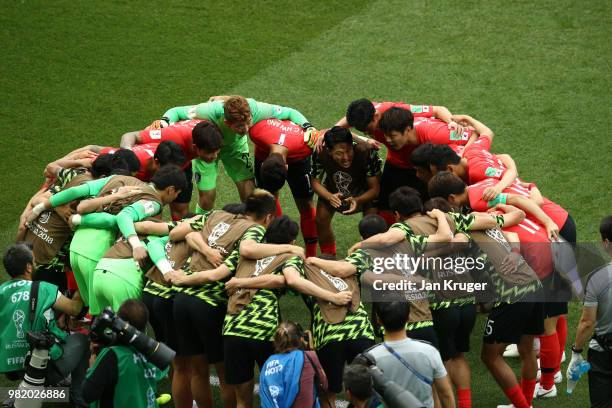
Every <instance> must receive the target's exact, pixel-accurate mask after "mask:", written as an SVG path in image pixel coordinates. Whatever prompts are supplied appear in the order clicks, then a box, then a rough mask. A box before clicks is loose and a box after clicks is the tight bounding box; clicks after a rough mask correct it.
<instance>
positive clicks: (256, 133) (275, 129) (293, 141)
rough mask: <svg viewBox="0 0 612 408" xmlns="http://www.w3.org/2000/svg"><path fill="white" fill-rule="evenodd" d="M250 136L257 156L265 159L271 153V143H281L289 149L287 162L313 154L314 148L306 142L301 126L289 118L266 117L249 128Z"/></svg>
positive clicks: (260, 159) (258, 158)
mask: <svg viewBox="0 0 612 408" xmlns="http://www.w3.org/2000/svg"><path fill="white" fill-rule="evenodd" d="M249 137H250V138H251V140H252V141H253V144H254V145H255V158H256V159H257V160H259V161H264V160H266V158H267V157H268V154H269V153H270V146H271V145H275V144H277V145H281V146H284V147H286V148H287V149H288V150H289V151H288V153H287V163H288V164H291V163H294V162H296V161H299V160H304V159H305V158H307V157H308V156H310V155H311V154H312V149H311V148H310V147H308V145H307V144H306V143H305V142H304V131H303V130H302V127H301V126H298V125H296V124H295V123H293V122H291V121H289V120H279V119H266V120H262V121H260V122H257V123H256V124H255V125H254V126H253V127H251V129H249Z"/></svg>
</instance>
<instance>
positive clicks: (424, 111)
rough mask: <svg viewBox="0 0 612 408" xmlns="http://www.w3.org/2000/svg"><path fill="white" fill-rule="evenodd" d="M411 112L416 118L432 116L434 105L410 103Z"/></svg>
mask: <svg viewBox="0 0 612 408" xmlns="http://www.w3.org/2000/svg"><path fill="white" fill-rule="evenodd" d="M410 112H412V115H413V116H414V117H415V118H431V117H432V116H433V106H432V105H410Z"/></svg>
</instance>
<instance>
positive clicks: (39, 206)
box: [32, 203, 46, 217]
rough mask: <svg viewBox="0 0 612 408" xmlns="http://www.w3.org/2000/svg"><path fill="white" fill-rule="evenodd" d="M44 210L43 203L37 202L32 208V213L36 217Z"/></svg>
mask: <svg viewBox="0 0 612 408" xmlns="http://www.w3.org/2000/svg"><path fill="white" fill-rule="evenodd" d="M45 210H46V208H45V203H38V204H36V205H35V206H34V208H32V213H33V214H34V215H36V216H37V217H38V216H39V215H40V214H42V212H43V211H45Z"/></svg>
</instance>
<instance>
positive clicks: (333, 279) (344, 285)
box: [319, 269, 349, 292]
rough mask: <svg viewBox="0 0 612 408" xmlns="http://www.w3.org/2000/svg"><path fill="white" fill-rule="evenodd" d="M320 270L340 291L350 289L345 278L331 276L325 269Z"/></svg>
mask: <svg viewBox="0 0 612 408" xmlns="http://www.w3.org/2000/svg"><path fill="white" fill-rule="evenodd" d="M319 271H320V272H321V275H323V276H324V277H325V278H327V280H328V281H330V282H331V284H332V285H334V287H335V288H336V289H338V291H340V292H342V291H344V290H348V288H349V286H348V284H347V283H346V282H345V281H344V280H342V278H338V277H336V276H331V275H330V274H329V273H327V272H325V271H324V270H323V269H319Z"/></svg>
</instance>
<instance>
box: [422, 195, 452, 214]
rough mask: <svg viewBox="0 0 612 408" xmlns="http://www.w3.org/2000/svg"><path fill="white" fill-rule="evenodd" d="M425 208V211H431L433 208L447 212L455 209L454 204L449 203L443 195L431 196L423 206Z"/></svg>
mask: <svg viewBox="0 0 612 408" xmlns="http://www.w3.org/2000/svg"><path fill="white" fill-rule="evenodd" d="M423 209H424V210H425V211H431V210H433V209H438V210H440V211H442V212H445V213H447V212H452V211H453V206H452V204H451V203H449V202H448V201H446V199H444V198H442V197H434V198H430V199H429V200H427V202H426V203H425V205H424V206H423Z"/></svg>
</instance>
